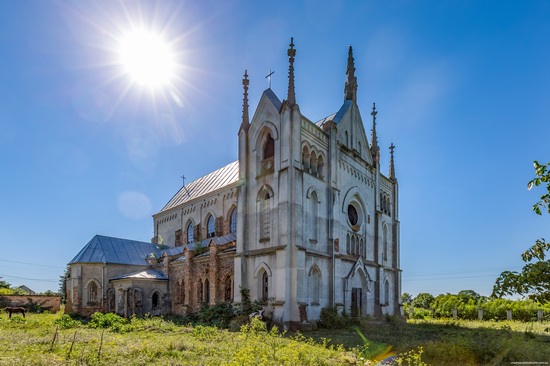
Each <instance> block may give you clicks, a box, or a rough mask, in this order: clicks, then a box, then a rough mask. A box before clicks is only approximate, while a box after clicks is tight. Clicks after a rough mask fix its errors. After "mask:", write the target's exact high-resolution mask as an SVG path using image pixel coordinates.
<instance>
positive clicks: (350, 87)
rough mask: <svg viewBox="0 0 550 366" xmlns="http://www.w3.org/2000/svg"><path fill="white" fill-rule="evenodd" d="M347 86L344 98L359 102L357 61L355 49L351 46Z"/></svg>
mask: <svg viewBox="0 0 550 366" xmlns="http://www.w3.org/2000/svg"><path fill="white" fill-rule="evenodd" d="M346 76H347V78H346V86H345V87H344V100H353V101H354V102H356V103H357V78H356V77H355V62H354V60H353V49H352V47H351V46H349V51H348V67H347V69H346Z"/></svg>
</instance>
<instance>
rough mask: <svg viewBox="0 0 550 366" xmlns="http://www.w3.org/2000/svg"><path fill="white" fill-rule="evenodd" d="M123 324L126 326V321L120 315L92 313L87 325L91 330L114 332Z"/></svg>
mask: <svg viewBox="0 0 550 366" xmlns="http://www.w3.org/2000/svg"><path fill="white" fill-rule="evenodd" d="M125 324H128V320H127V319H125V318H123V317H121V316H120V315H117V314H114V313H106V314H103V313H100V312H95V313H93V314H92V318H91V319H90V322H89V323H88V325H89V326H90V327H91V328H113V329H114V330H120V327H121V326H122V325H125Z"/></svg>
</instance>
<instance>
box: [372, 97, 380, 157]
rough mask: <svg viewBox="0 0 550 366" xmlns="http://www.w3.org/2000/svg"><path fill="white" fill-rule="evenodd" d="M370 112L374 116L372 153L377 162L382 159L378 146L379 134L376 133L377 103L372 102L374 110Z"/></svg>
mask: <svg viewBox="0 0 550 366" xmlns="http://www.w3.org/2000/svg"><path fill="white" fill-rule="evenodd" d="M370 114H371V116H372V137H371V145H370V153H371V155H372V158H373V159H374V160H375V162H377V161H379V159H380V148H379V147H378V136H377V135H376V115H377V114H378V112H377V111H376V103H372V112H371V113H370Z"/></svg>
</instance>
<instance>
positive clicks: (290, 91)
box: [286, 37, 296, 106]
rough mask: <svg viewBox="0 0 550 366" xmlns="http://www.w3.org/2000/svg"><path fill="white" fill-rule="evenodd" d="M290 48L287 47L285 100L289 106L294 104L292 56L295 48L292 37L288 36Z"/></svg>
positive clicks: (294, 54)
mask: <svg viewBox="0 0 550 366" xmlns="http://www.w3.org/2000/svg"><path fill="white" fill-rule="evenodd" d="M289 46H290V48H289V49H288V52H287V54H288V61H289V66H288V95H287V99H286V101H287V102H288V104H290V105H291V106H292V105H294V104H296V92H295V91H294V57H295V56H296V50H295V49H294V38H293V37H292V38H290V45H289Z"/></svg>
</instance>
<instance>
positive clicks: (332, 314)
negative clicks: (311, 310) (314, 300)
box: [318, 307, 353, 329]
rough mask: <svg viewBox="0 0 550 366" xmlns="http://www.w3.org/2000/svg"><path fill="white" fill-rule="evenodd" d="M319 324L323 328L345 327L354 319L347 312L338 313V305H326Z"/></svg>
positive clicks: (322, 310)
mask: <svg viewBox="0 0 550 366" xmlns="http://www.w3.org/2000/svg"><path fill="white" fill-rule="evenodd" d="M318 324H319V327H321V328H326V329H343V328H347V327H349V326H350V325H352V324H353V321H352V319H351V318H350V317H349V316H348V315H347V314H346V313H342V315H340V314H338V309H337V308H336V307H326V308H322V309H321V314H320V316H319V323H318Z"/></svg>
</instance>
